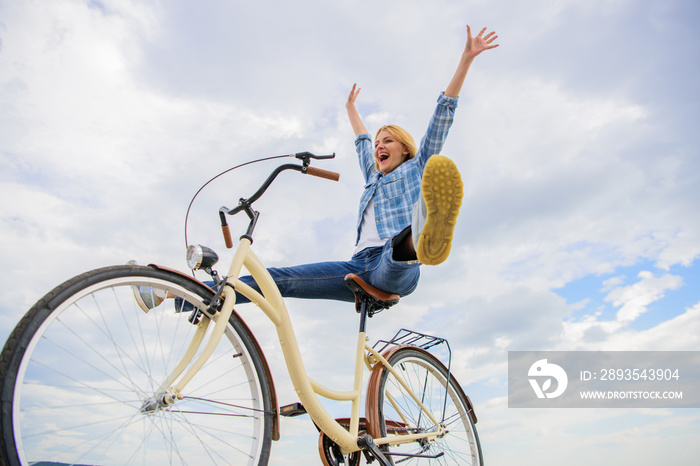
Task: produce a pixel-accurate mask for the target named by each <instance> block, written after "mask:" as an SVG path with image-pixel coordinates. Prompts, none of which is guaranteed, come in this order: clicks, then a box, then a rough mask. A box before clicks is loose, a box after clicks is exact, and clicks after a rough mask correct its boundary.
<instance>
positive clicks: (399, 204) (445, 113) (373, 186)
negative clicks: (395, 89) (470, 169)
mask: <svg viewBox="0 0 700 466" xmlns="http://www.w3.org/2000/svg"><path fill="white" fill-rule="evenodd" d="M457 100H458V98H457V97H447V96H445V95H444V93H443V94H440V97H439V98H438V100H437V102H438V104H437V107H436V108H435V112H434V113H433V116H432V118H431V119H430V123H429V124H428V130H427V131H426V132H425V136H423V139H422V140H421V142H420V146H419V147H418V152H417V153H416V156H415V157H414V158H412V159H410V160H407V161H405V162H404V163H402V164H401V165H399V166H398V167H397V168H396V169H395V170H394V171H392V172H391V173H389V174H388V175H384V174H383V173H382V172H380V171H379V170H377V168H376V166H375V160H374V147H373V143H372V138H371V137H370V135H369V134H360V135H359V136H357V139H355V150H356V151H357V155H358V157H359V161H360V169H361V170H362V174H363V175H364V177H365V183H366V184H365V190H364V192H363V193H362V197H361V198H360V211H359V215H358V219H357V239H356V241H355V244H357V243H358V242H359V241H360V229H361V225H362V216H363V214H364V211H365V209H366V208H367V204H369V201H370V199H373V198H374V215H375V218H376V221H377V231H378V232H379V237H380V238H382V239H389V238H392V237H393V236H395V235H396V234H398V233H400V232H401V230H403V229H404V228H406V227H407V226H409V225H410V224H411V215H412V212H413V206H414V205H415V204H416V202H418V198H419V196H420V189H421V180H422V179H423V170H424V169H425V164H426V163H427V162H428V159H429V158H430V157H431V156H432V155H433V154H439V153H440V151H441V150H442V146H443V145H444V144H445V139H446V138H447V133H448V132H449V130H450V126H452V121H453V119H454V113H455V109H456V108H457Z"/></svg>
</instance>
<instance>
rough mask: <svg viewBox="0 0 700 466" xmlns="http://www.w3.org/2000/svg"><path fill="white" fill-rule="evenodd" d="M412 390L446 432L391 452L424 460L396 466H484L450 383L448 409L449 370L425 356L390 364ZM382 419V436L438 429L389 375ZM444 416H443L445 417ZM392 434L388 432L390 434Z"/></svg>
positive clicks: (382, 390)
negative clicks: (430, 439) (447, 387)
mask: <svg viewBox="0 0 700 466" xmlns="http://www.w3.org/2000/svg"><path fill="white" fill-rule="evenodd" d="M390 363H391V365H392V366H393V367H394V368H395V369H397V370H398V371H399V373H400V374H401V376H402V377H403V378H404V380H405V381H406V383H407V384H408V386H409V387H410V388H411V390H412V391H413V392H414V393H415V394H416V395H417V396H418V398H419V399H420V400H421V402H422V403H423V404H424V405H425V406H426V408H427V409H428V410H429V411H430V413H431V414H432V415H433V417H434V418H435V419H436V420H437V421H438V422H441V423H442V424H443V425H444V427H445V429H446V430H447V433H446V434H445V435H444V437H442V438H438V439H437V440H436V441H435V442H428V441H425V440H423V441H419V442H413V443H408V444H404V445H399V446H395V447H391V448H390V451H391V453H398V454H405V455H424V456H425V457H409V456H399V455H395V456H392V461H393V462H394V464H410V465H420V464H445V465H447V464H450V465H453V464H459V465H478V464H481V459H480V451H479V446H478V440H477V439H476V433H475V431H474V426H473V424H472V423H471V420H470V419H469V414H468V409H469V408H468V407H467V406H466V401H465V400H463V399H462V397H461V396H460V395H459V394H458V393H457V391H456V390H455V389H454V388H453V385H452V384H450V390H449V396H448V398H447V403H446V404H445V386H446V381H447V377H446V371H444V368H443V367H441V366H442V365H440V366H437V365H435V363H434V362H433V361H432V360H431V359H430V358H429V357H426V356H425V355H423V354H422V353H419V352H415V351H403V354H402V352H399V353H397V354H396V357H395V358H392V359H391V360H390ZM378 396H379V420H380V429H381V435H382V436H387V435H388V436H391V435H394V434H407V433H424V432H434V431H435V430H436V428H435V426H434V425H433V423H432V422H431V421H430V420H429V419H428V417H427V416H426V415H425V413H422V412H421V410H420V408H419V407H418V405H417V404H416V403H415V401H414V400H413V399H412V398H411V397H410V396H409V395H408V394H407V393H406V392H405V390H404V389H403V388H402V387H401V385H400V384H399V382H398V381H397V380H396V378H395V377H394V376H393V375H392V374H391V373H390V372H389V371H388V370H385V375H384V376H383V377H382V382H381V384H380V387H379V391H378ZM443 411H444V413H445V414H444V417H443ZM387 431H388V433H387Z"/></svg>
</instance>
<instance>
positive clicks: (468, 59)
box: [445, 25, 498, 97]
mask: <svg viewBox="0 0 700 466" xmlns="http://www.w3.org/2000/svg"><path fill="white" fill-rule="evenodd" d="M484 32H486V28H483V29H482V30H481V31H479V34H477V35H476V37H472V30H471V28H470V27H469V25H467V45H465V46H464V52H462V58H461V59H460V60H459V65H457V70H455V74H454V76H452V80H451V81H450V84H448V85H447V88H446V89H445V95H446V96H448V97H457V96H459V93H460V91H461V90H462V85H464V79H465V78H466V77H467V73H468V72H469V67H470V66H471V65H472V62H473V61H474V58H476V56H477V55H479V54H480V53H481V52H483V51H484V50H490V49H495V48H496V47H498V44H494V43H493V42H494V41H495V40H496V39H498V36H497V35H496V33H495V32H493V31H491V32H489V33H488V34H486V35H485V36H484Z"/></svg>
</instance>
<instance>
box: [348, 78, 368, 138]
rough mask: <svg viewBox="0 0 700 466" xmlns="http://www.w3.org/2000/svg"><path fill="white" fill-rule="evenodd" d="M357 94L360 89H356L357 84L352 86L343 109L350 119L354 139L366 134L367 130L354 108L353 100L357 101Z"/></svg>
mask: <svg viewBox="0 0 700 466" xmlns="http://www.w3.org/2000/svg"><path fill="white" fill-rule="evenodd" d="M359 93H360V88H359V87H357V84H353V85H352V90H350V95H349V96H348V101H347V102H345V109H346V110H347V111H348V118H349V119H350V124H351V125H352V130H353V131H354V132H355V137H357V136H359V135H360V134H365V133H367V128H365V125H364V124H363V123H362V118H360V114H359V113H358V111H357V108H355V99H357V95H358V94H359Z"/></svg>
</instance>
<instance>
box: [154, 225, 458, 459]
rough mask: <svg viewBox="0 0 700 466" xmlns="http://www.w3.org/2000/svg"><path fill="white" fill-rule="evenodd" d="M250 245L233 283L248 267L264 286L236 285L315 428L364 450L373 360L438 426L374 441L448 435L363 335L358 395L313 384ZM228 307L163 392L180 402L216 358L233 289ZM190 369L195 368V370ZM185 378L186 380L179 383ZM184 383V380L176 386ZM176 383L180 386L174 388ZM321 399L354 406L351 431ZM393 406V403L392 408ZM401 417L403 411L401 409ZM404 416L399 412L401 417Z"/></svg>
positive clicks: (198, 338) (199, 336)
mask: <svg viewBox="0 0 700 466" xmlns="http://www.w3.org/2000/svg"><path fill="white" fill-rule="evenodd" d="M250 245H251V242H250V240H249V239H247V238H242V239H241V241H240V243H239V245H238V248H237V249H236V252H235V254H234V257H233V261H232V262H231V267H230V268H229V273H228V277H229V283H231V281H230V277H239V276H240V273H241V269H242V268H243V267H245V268H246V270H248V272H250V274H251V275H252V276H253V278H254V279H255V281H256V283H258V285H259V286H260V290H261V292H262V294H260V293H258V292H257V291H255V290H254V289H253V288H251V287H250V286H248V285H246V284H245V283H243V282H241V281H240V280H238V279H236V280H235V281H234V282H233V283H232V284H233V286H234V287H235V289H236V290H237V291H238V292H240V293H241V294H242V295H244V296H246V297H247V298H248V299H250V300H251V301H252V302H253V303H255V304H257V305H258V307H260V309H262V311H263V312H264V313H265V315H266V316H267V317H268V318H269V319H270V320H271V321H272V323H273V324H274V325H275V327H276V329H277V335H278V338H279V341H280V345H281V347H282V353H283V354H284V358H285V362H286V364H287V370H288V371H289V376H290V378H291V380H292V383H293V385H294V389H295V391H296V393H297V395H298V397H299V401H301V403H302V404H303V405H304V408H305V409H306V411H307V412H308V414H309V415H310V416H311V419H313V421H314V422H315V423H316V425H317V426H318V427H319V428H320V429H321V430H322V431H323V432H324V433H325V434H326V435H327V436H328V437H329V438H330V439H331V440H333V441H334V442H335V443H337V444H338V445H339V446H340V448H341V450H342V452H343V453H344V454H348V453H350V452H353V451H357V450H359V447H358V446H357V438H358V436H359V421H360V399H361V397H362V372H363V364H366V365H367V367H370V368H371V364H370V361H369V358H370V356H366V354H367V353H369V354H371V357H372V359H373V362H375V363H381V364H383V365H384V366H385V367H386V368H387V369H388V370H389V371H391V373H392V374H393V375H394V376H395V377H396V379H397V380H398V381H399V382H400V383H401V384H402V386H403V388H404V389H405V390H406V392H407V393H408V394H410V395H411V396H412V397H413V399H414V401H415V402H416V403H418V405H419V406H420V407H421V409H422V410H423V412H424V413H425V414H426V416H427V417H428V418H429V419H430V420H431V421H432V422H433V423H434V424H435V430H434V431H433V432H430V433H420V434H405V435H392V436H390V437H384V438H378V439H373V440H374V443H375V444H378V445H382V444H391V445H398V444H402V443H409V442H413V441H415V440H418V439H428V440H429V441H430V440H432V439H435V438H436V437H439V436H441V435H443V434H444V433H445V429H444V426H441V425H440V424H439V423H438V421H437V420H436V419H435V418H434V417H433V415H432V413H430V411H428V409H427V408H426V407H425V406H424V405H423V404H422V403H421V401H420V400H419V399H418V397H417V396H416V395H415V394H414V393H413V392H412V391H411V390H410V389H409V387H408V386H407V385H406V383H405V382H404V380H403V378H402V377H401V375H400V374H399V373H398V372H396V371H395V370H394V369H393V368H392V367H391V366H390V365H389V363H388V362H387V361H386V359H384V357H382V356H381V355H380V354H379V353H378V352H377V351H376V350H374V349H373V348H372V347H370V346H369V345H367V343H366V337H365V333H364V332H360V333H359V335H358V338H357V350H356V354H355V379H354V383H353V389H352V390H350V391H336V390H331V389H329V388H327V387H325V386H323V385H321V384H319V383H317V382H316V381H314V380H312V379H311V378H310V377H309V376H308V375H307V373H306V370H305V368H304V363H303V361H302V359H301V353H300V352H299V346H298V344H297V340H296V336H295V335H294V329H293V328H292V323H291V320H290V318H289V313H288V312H287V307H286V306H285V304H284V300H283V299H282V295H281V294H280V291H279V289H278V288H277V285H275V282H274V281H273V279H272V277H271V276H270V274H269V272H268V271H267V269H266V268H265V266H263V264H262V262H260V260H259V259H258V258H257V256H256V255H255V254H254V253H253V251H252V250H251V248H250ZM223 296H224V298H225V299H224V304H223V307H222V309H221V311H220V312H219V313H218V314H217V316H216V317H215V321H216V323H215V325H214V328H213V331H212V334H211V336H210V338H209V340H208V341H207V342H206V345H205V347H204V348H203V350H202V352H201V354H200V355H199V357H198V358H197V359H196V360H195V361H194V362H192V359H193V358H194V355H195V353H196V352H197V350H198V348H199V346H200V345H201V344H202V341H203V339H204V334H205V333H206V330H207V328H208V326H209V324H210V323H211V320H212V319H211V318H209V317H208V316H206V315H204V316H203V318H202V320H201V322H200V324H199V328H198V329H197V331H196V334H195V336H194V338H193V339H192V341H191V342H190V346H189V348H188V350H187V354H186V355H185V356H184V357H183V359H182V360H181V361H180V362H179V363H178V365H177V366H176V368H175V370H174V371H173V373H172V374H171V376H170V377H169V378H168V379H167V380H166V382H165V383H164V384H163V387H164V388H166V387H170V388H169V389H168V390H167V392H168V393H169V394H170V395H174V396H175V397H180V394H181V393H182V391H183V389H184V387H185V385H186V384H187V383H188V382H189V381H190V380H191V379H192V377H193V376H194V375H195V374H196V373H197V371H198V370H199V369H200V368H201V367H202V366H203V365H204V363H205V362H206V361H207V359H208V358H209V357H210V356H211V354H212V353H213V351H214V349H215V348H216V346H217V345H218V343H219V341H220V339H221V337H222V336H223V333H224V330H225V328H226V323H227V322H228V320H229V317H231V314H232V312H233V307H234V304H235V301H236V293H235V292H234V290H233V289H231V287H229V286H227V287H226V288H225V290H224V292H223ZM190 363H191V365H190ZM188 365H189V366H190V367H189V369H188V371H187V372H186V373H185V374H184V375H183V374H182V372H183V371H184V369H185V368H186V367H187V366H188ZM181 375H182V377H180V376H181ZM178 377H180V378H179V380H177V379H178ZM176 380H177V384H175V385H173V383H174V382H175V381H176ZM318 395H320V396H323V397H324V398H327V399H330V400H336V401H351V402H352V408H351V416H350V426H349V429H348V430H346V429H345V428H344V427H343V426H341V425H340V424H339V423H338V422H337V421H336V420H335V419H334V418H333V417H332V416H331V415H330V414H328V412H327V411H326V409H325V408H324V407H323V405H322V404H321V402H320V400H319V398H318ZM391 401H392V400H390V402H391ZM397 411H399V410H398V409H397ZM399 412H400V411H399Z"/></svg>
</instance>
